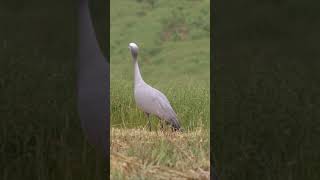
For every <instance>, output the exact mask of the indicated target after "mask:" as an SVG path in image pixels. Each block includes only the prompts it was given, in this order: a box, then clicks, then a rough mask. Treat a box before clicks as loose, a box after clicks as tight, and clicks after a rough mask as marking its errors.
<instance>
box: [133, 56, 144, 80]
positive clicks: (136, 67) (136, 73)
mask: <svg viewBox="0 0 320 180" xmlns="http://www.w3.org/2000/svg"><path fill="white" fill-rule="evenodd" d="M133 66H134V85H137V84H139V83H141V82H143V79H142V76H141V73H140V68H139V64H138V60H137V58H133Z"/></svg>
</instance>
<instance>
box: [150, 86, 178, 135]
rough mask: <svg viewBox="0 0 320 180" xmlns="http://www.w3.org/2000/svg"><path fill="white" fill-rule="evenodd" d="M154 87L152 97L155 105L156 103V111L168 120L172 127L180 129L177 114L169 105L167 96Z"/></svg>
mask: <svg viewBox="0 0 320 180" xmlns="http://www.w3.org/2000/svg"><path fill="white" fill-rule="evenodd" d="M153 89H154V91H153V92H154V96H153V97H154V98H153V101H154V103H155V104H156V105H158V107H159V108H158V113H159V115H160V116H161V118H163V119H164V120H166V121H167V122H169V123H170V124H171V125H172V126H173V127H174V128H176V129H180V124H179V120H178V118H177V114H176V113H175V112H174V110H173V108H172V107H171V104H170V102H169V100H168V99H167V97H166V96H165V95H164V94H163V93H161V92H160V91H158V90H157V89H155V88H153Z"/></svg>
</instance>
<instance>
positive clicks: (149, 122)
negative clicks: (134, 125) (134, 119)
mask: <svg viewBox="0 0 320 180" xmlns="http://www.w3.org/2000/svg"><path fill="white" fill-rule="evenodd" d="M145 114H146V115H147V119H148V126H149V130H150V131H151V121H150V114H149V113H145Z"/></svg>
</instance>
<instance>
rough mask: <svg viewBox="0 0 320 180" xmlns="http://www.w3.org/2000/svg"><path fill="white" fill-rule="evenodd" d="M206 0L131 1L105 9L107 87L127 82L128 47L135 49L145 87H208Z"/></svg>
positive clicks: (129, 76)
mask: <svg viewBox="0 0 320 180" xmlns="http://www.w3.org/2000/svg"><path fill="white" fill-rule="evenodd" d="M209 3H210V1H209V0H197V1H196V0H189V1H178V0H171V1H169V0H167V1H157V0H136V1H129V0H123V1H116V0H112V1H111V2H110V4H111V23H110V24H111V30H110V45H111V47H110V53H111V58H110V59H111V60H110V61H111V68H110V69H111V86H112V85H113V84H114V83H116V82H115V81H119V80H125V81H130V82H131V81H132V76H133V68H132V63H131V55H130V53H129V50H128V44H129V43H130V42H136V43H137V44H138V45H139V47H140V54H139V63H140V68H141V73H142V76H143V78H144V79H145V81H146V82H148V83H151V84H152V85H155V86H165V84H168V80H169V81H170V82H173V83H175V84H176V83H177V82H178V83H179V84H180V85H184V84H186V82H190V80H194V81H197V82H199V83H201V84H203V85H207V86H208V85H209V76H210V69H209V64H210V11H209V5H210V4H209Z"/></svg>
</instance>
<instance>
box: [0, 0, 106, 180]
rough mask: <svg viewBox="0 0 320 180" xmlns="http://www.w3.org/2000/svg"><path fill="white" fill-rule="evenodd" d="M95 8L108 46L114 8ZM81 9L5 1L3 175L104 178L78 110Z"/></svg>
mask: <svg viewBox="0 0 320 180" xmlns="http://www.w3.org/2000/svg"><path fill="white" fill-rule="evenodd" d="M90 8H91V9H92V10H93V13H92V15H93V19H94V24H95V27H96V29H97V32H98V40H99V42H100V43H101V47H102V48H103V50H105V48H106V45H107V42H108V40H107V39H106V38H105V37H107V34H106V33H105V32H106V27H107V20H106V19H107V17H106V16H105V14H107V13H105V12H106V11H107V10H108V7H107V6H106V3H104V1H95V2H94V3H91V4H90ZM76 13H77V1H54V2H53V1H52V2H49V1H39V0H32V1H28V2H27V1H17V0H4V1H1V3H0V26H1V29H0V59H1V60H0V91H1V93H0V142H1V143H0V179H2V180H9V179H10V180H14V179H32V180H33V179H55V180H56V179H68V180H69V179H83V180H84V179H105V178H106V173H105V169H104V167H103V163H106V162H103V161H104V159H100V162H99V163H97V164H98V165H100V167H96V158H97V157H96V154H95V150H94V149H93V147H91V146H90V145H89V144H87V141H86V139H85V136H84V134H83V131H82V129H81V124H80V119H79V118H78V114H77V113H78V112H77V109H76V108H77V106H76V105H77V104H76V103H77V99H76V92H77V90H76V61H77V59H76V53H77V20H78V19H77V16H76V15H77V14H76ZM101 16H102V17H101ZM101 20H103V21H101Z"/></svg>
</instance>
